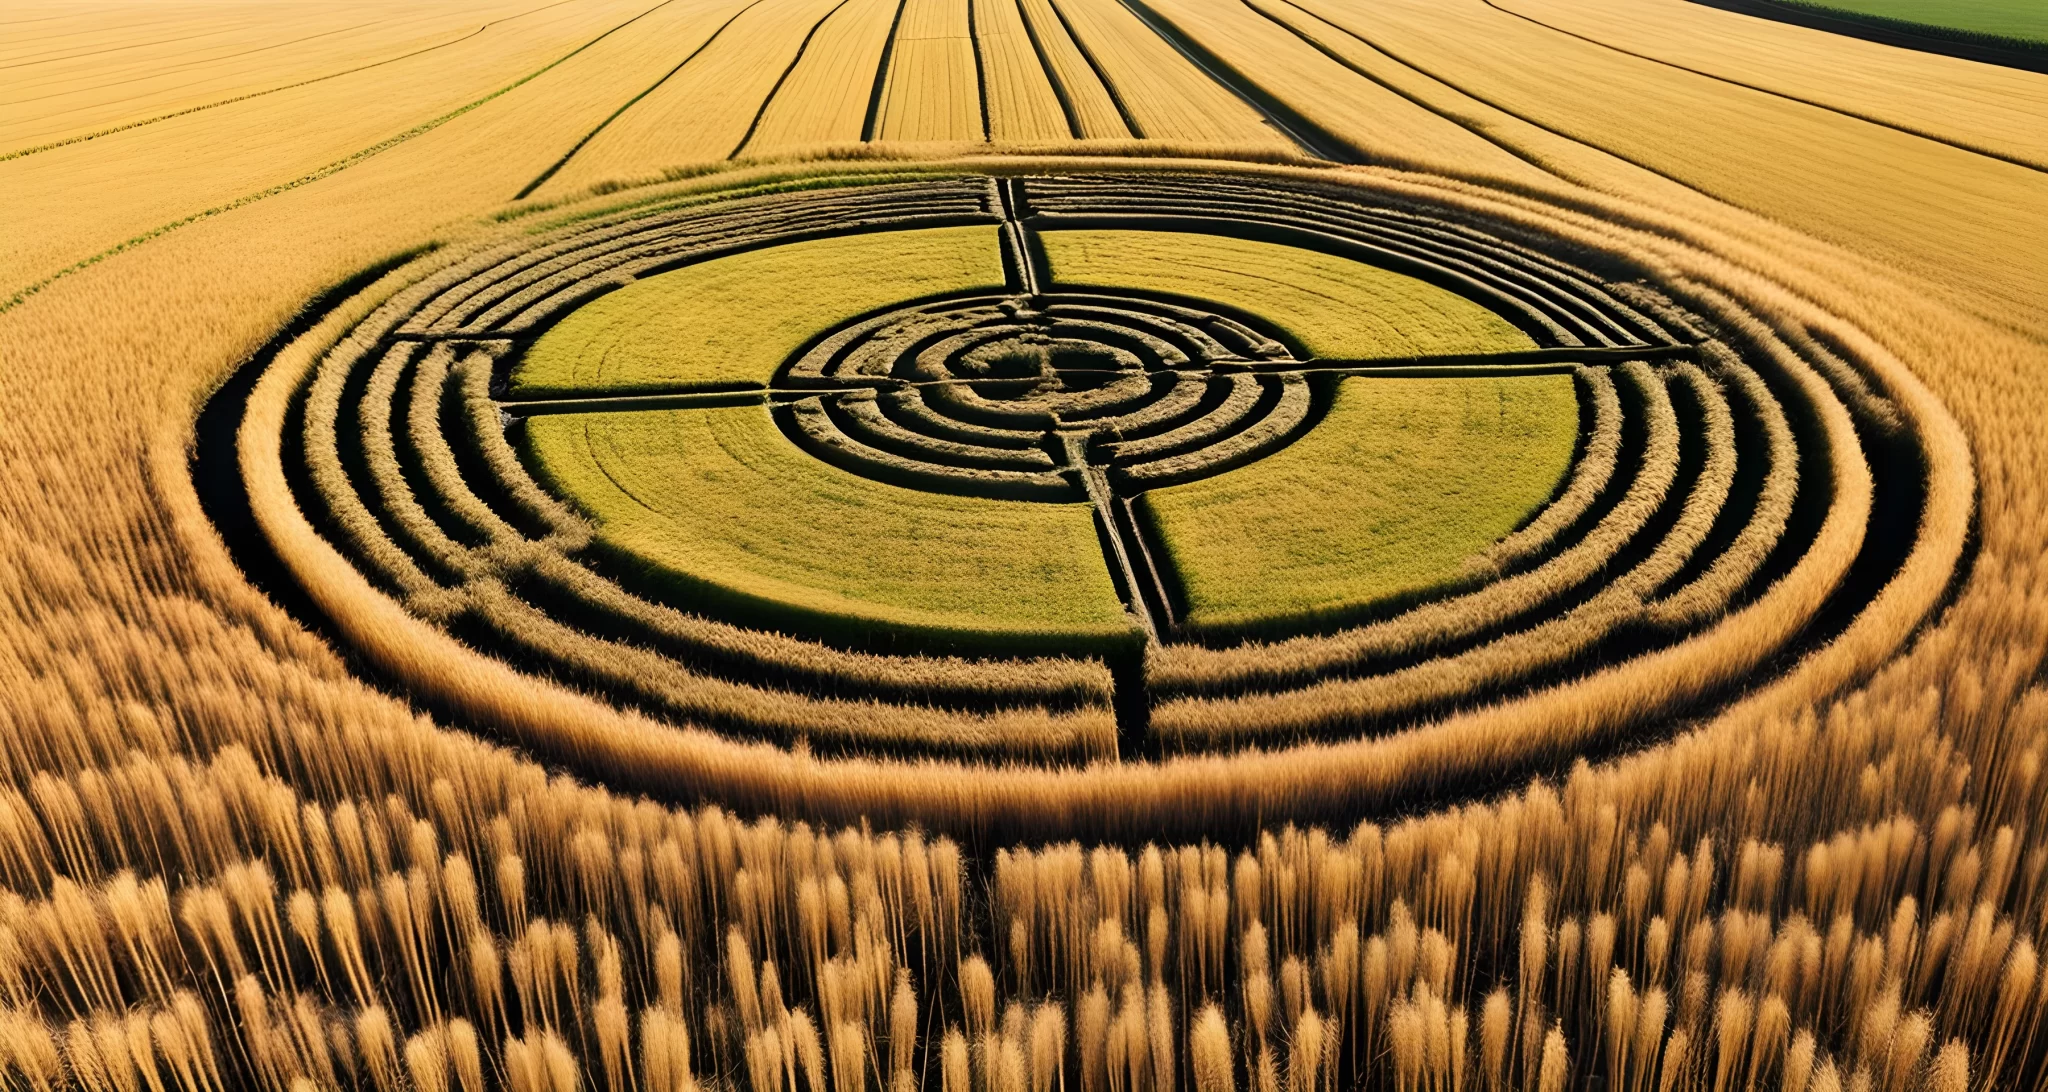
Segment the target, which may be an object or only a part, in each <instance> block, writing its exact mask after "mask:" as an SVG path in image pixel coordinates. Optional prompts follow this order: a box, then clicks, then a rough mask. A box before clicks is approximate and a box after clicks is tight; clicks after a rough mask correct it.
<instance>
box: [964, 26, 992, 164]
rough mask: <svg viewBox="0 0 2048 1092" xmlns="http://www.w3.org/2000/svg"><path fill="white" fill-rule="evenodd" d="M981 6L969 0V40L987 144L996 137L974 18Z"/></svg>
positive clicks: (985, 67)
mask: <svg viewBox="0 0 2048 1092" xmlns="http://www.w3.org/2000/svg"><path fill="white" fill-rule="evenodd" d="M979 6H980V0H967V42H968V45H969V46H971V47H972V48H973V50H974V93H975V95H977V96H978V97H979V99H980V102H981V142H982V143H983V144H986V143H988V142H989V141H990V140H992V139H994V138H993V136H992V135H991V134H993V133H994V132H995V129H994V127H992V126H991V125H990V124H989V119H988V65H987V64H986V63H984V62H983V61H982V59H981V30H980V28H979V27H978V26H977V25H976V24H975V19H974V9H975V8H977V7H979Z"/></svg>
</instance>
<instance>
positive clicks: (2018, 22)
mask: <svg viewBox="0 0 2048 1092" xmlns="http://www.w3.org/2000/svg"><path fill="white" fill-rule="evenodd" d="M1800 3H1801V4H1802V6H1805V7H1811V8H1822V9H1825V10H1829V11H1839V12H1844V13H1846V14H1849V15H1872V16H1876V17H1878V18H1880V19H1897V20H1899V21H1900V22H1905V23H1919V24H1921V25H1923V26H1930V27H1939V28H1941V29H1943V30H1954V31H1961V32H1962V33H1964V34H1988V35H1990V36H1992V37H1994V38H2012V39H2015V40H2017V41H2022V42H2039V43H2041V44H2043V45H2048V3H2043V2H2042V0H1800Z"/></svg>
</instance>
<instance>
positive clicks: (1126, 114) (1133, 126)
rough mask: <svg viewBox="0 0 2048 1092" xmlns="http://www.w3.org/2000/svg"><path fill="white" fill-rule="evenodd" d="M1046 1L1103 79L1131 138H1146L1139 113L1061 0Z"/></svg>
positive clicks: (1071, 39)
mask: <svg viewBox="0 0 2048 1092" xmlns="http://www.w3.org/2000/svg"><path fill="white" fill-rule="evenodd" d="M1045 3H1046V6H1047V7H1049V8H1051V9H1052V15H1053V18H1055V19H1058V20H1059V21H1060V28H1061V29H1062V30H1065V31H1066V32H1067V40H1068V41H1070V42H1072V43H1074V50H1075V52H1077V53H1079V54H1081V59H1082V60H1084V61H1087V62H1088V68H1089V71H1092V72H1094V73H1095V78H1096V79H1097V80H1099V81H1101V83H1102V90H1103V91H1104V92H1106V93H1107V94H1108V95H1109V101H1110V102H1112V103H1114V104H1115V105H1116V112H1117V115H1118V116H1119V117H1121V118H1123V119H1124V128H1126V129H1129V130H1130V131H1131V138H1132V139H1133V140H1144V139H1145V127H1144V126H1142V125H1139V124H1138V117H1137V115H1136V114H1133V113H1131V107H1130V104H1129V103H1127V102H1125V101H1124V95H1123V92H1121V91H1118V90H1117V89H1116V81H1115V80H1112V79H1110V78H1109V72H1108V70H1107V69H1104V68H1103V67H1102V62H1101V61H1100V60H1099V59H1097V58H1096V56H1095V51H1094V50H1092V49H1089V48H1088V43H1087V42H1086V41H1084V40H1083V39H1082V38H1081V35H1080V34H1079V33H1078V32H1077V31H1075V30H1074V21H1073V20H1072V19H1069V18H1067V13H1066V12H1065V11H1062V10H1061V9H1060V0H1045Z"/></svg>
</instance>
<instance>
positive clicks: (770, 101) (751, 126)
mask: <svg viewBox="0 0 2048 1092" xmlns="http://www.w3.org/2000/svg"><path fill="white" fill-rule="evenodd" d="M846 4H847V0H839V2H838V3H837V4H834V5H832V10H831V11H828V12H826V13H825V14H823V15H821V16H819V17H818V21H817V22H815V23H812V24H811V29H810V30H809V31H807V32H806V33H805V34H804V40H803V41H802V42H800V43H798V44H797V47H796V56H794V57H791V58H790V59H789V64H788V65H786V66H784V68H783V69H782V75H780V76H777V77H775V86H773V87H771V88H769V89H768V94H766V95H764V96H762V98H761V108H760V109H758V110H755V111H754V120H752V121H750V122H748V123H747V131H746V134H745V135H743V136H741V137H740V142H739V143H738V144H735V145H733V146H732V154H730V155H728V156H726V157H725V158H727V159H738V158H739V157H740V153H741V152H743V151H745V150H746V147H747V144H748V143H749V142H751V141H752V140H753V139H754V134H755V133H756V132H758V131H759V130H760V128H761V119H762V118H764V117H767V116H768V107H770V106H772V105H774V103H775V96H776V95H778V94H780V93H781V92H782V85H783V84H784V83H785V82H787V81H788V80H789V74H790V73H792V72H794V71H796V66H797V65H798V64H800V63H802V61H803V59H804V53H805V52H807V51H808V50H809V49H810V48H811V39H812V38H815V37H817V35H818V29H819V28H820V27H823V26H824V25H825V21H826V20H827V19H830V18H832V17H833V16H834V15H837V14H839V9H840V8H843V7H845V6H846ZM747 6H748V7H752V6H753V5H752V4H749V5H747ZM740 14H741V15H744V14H746V13H745V12H744V11H742V12H741V13H740ZM733 18H734V19H737V18H739V15H735V16H733ZM727 21H728V22H730V21H731V20H727ZM718 29H720V30H724V29H725V28H724V27H719V28H718ZM713 37H716V35H713ZM704 44H705V45H710V44H711V43H710V42H708V41H707V42H705V43H704ZM700 52H701V51H700ZM691 56H695V54H691ZM687 63H689V62H688V61H685V62H684V64H687ZM677 67H679V68H680V67H681V66H680V65H678V66H677ZM670 75H674V73H670ZM629 105H630V104H629ZM613 116H614V117H616V116H617V115H613ZM593 135H594V134H593ZM570 154H571V155H574V154H575V153H574V152H573V151H572V152H571V153H570Z"/></svg>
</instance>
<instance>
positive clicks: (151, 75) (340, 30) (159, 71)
mask: <svg viewBox="0 0 2048 1092" xmlns="http://www.w3.org/2000/svg"><path fill="white" fill-rule="evenodd" d="M389 21H390V20H388V19H372V20H370V21H369V22H367V23H356V24H354V25H351V26H345V27H336V28H334V29H333V30H323V31H321V32H320V33H318V34H308V35H306V36H305V37H303V38H293V39H291V40H289V41H284V42H272V43H270V44H269V45H262V46H257V47H256V48H254V49H245V50H243V51H241V52H240V53H229V54H227V55H225V56H221V57H200V58H198V59H196V60H190V61H183V62H181V63H178V64H173V65H165V66H164V67H162V68H152V69H151V70H150V71H148V72H145V73H143V74H142V75H140V76H133V77H130V78H128V79H125V80H113V81H111V82H108V83H96V84H93V85H92V86H90V87H66V88H65V89H64V90H62V91H52V92H51V93H49V94H47V95H34V96H31V97H29V98H25V99H9V100H7V101H5V102H0V106H20V105H21V104H23V103H28V102H41V101H43V100H44V99H55V98H62V97H64V96H65V95H76V94H78V93H80V92H82V91H100V90H104V89H106V88H109V87H119V86H121V85H122V84H126V83H139V82H141V81H143V80H149V79H155V78H156V77H158V76H161V75H164V74H166V73H169V72H175V71H177V70H179V69H181V68H191V67H192V66H193V65H200V64H219V63H220V62H222V61H232V60H234V59H235V58H237V57H247V56H249V55H250V54H252V53H264V52H267V51H269V50H273V49H283V48H284V47H286V46H291V45H298V44H299V43H300V42H310V41H312V40H313V39H315V38H326V37H328V36H330V35H335V34H347V33H348V32H349V31H351V30H361V29H363V28H364V27H373V26H376V25H377V24H378V23H385V22H389Z"/></svg>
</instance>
